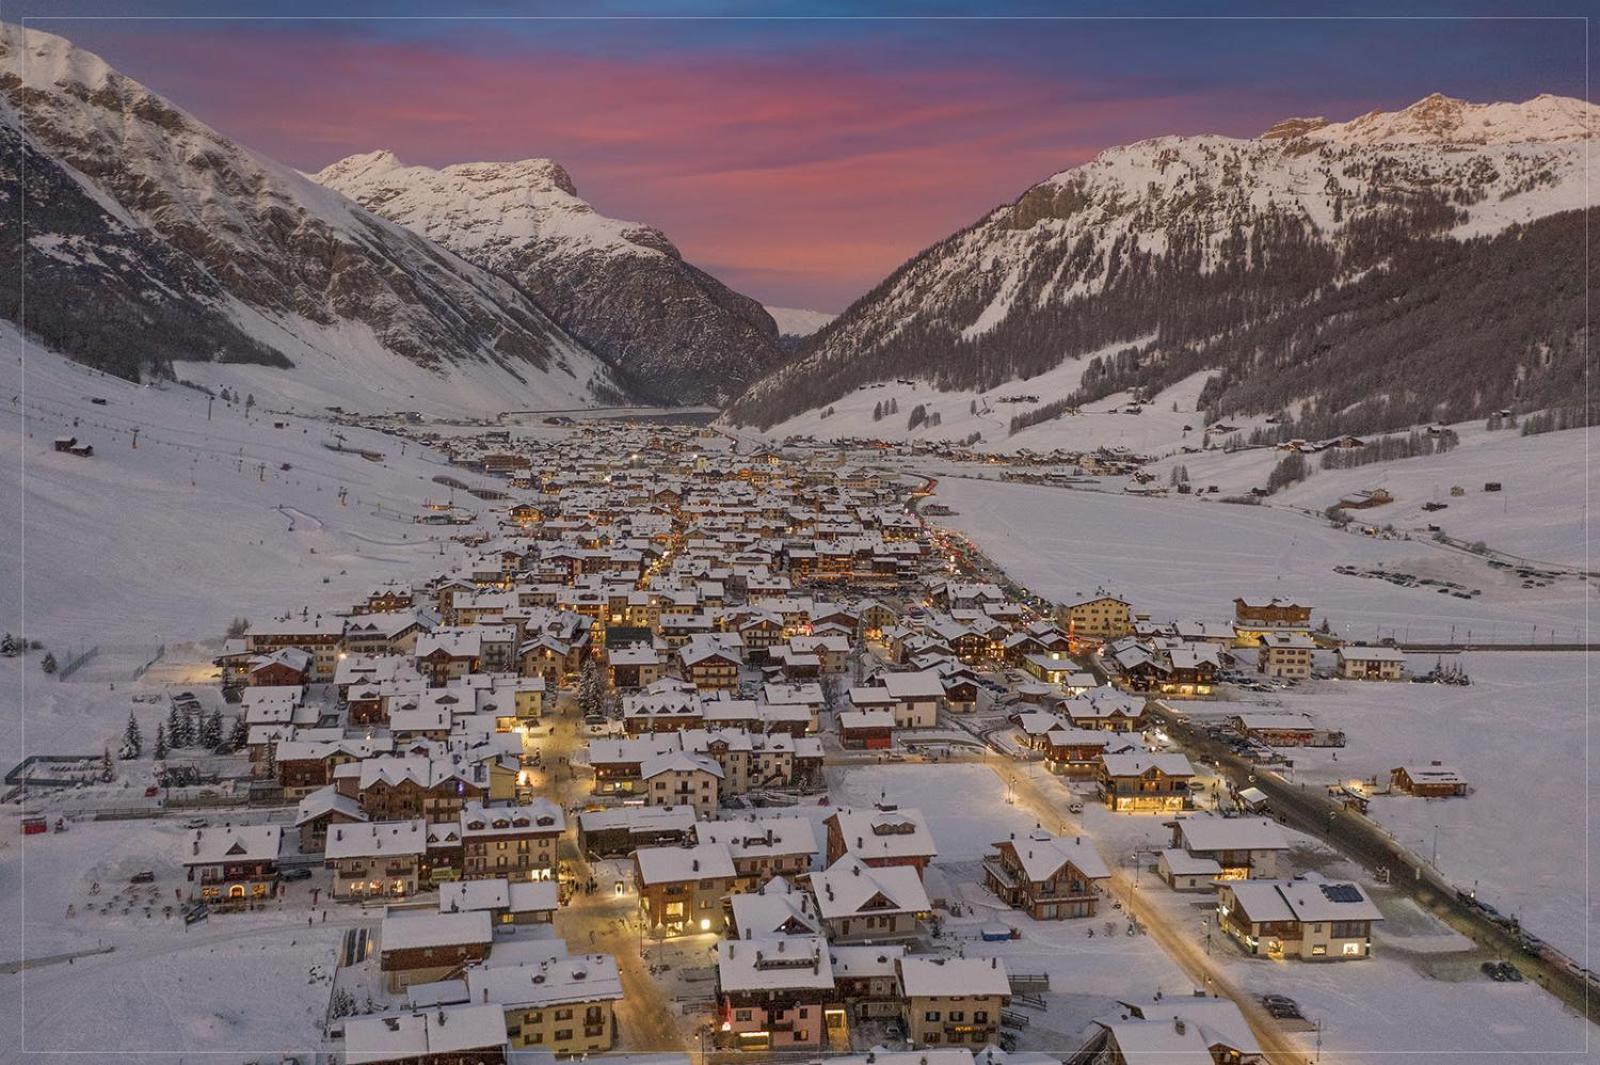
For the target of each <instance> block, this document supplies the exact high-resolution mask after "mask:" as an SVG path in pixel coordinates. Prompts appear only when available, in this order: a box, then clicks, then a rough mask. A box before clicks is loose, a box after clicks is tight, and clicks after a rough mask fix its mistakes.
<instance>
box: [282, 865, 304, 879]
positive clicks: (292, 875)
mask: <svg viewBox="0 0 1600 1065" xmlns="http://www.w3.org/2000/svg"><path fill="white" fill-rule="evenodd" d="M282 878H283V879H284V880H310V879H311V870H310V869H309V868H307V867H306V866H304V865H297V866H294V867H293V868H291V869H285V870H284V871H283V873H282Z"/></svg>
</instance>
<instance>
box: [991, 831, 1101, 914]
mask: <svg viewBox="0 0 1600 1065" xmlns="http://www.w3.org/2000/svg"><path fill="white" fill-rule="evenodd" d="M995 848H996V853H994V854H991V855H989V856H988V857H987V858H985V859H984V862H983V874H984V885H985V886H986V887H987V888H988V889H989V890H990V891H992V892H993V893H994V894H995V895H996V896H998V897H999V899H1000V901H1002V902H1004V903H1005V904H1006V905H1007V906H1010V907H1011V908H1012V909H1015V910H1022V911H1023V912H1024V913H1026V914H1027V915H1028V916H1029V917H1032V918H1033V919H1034V920H1036V921H1055V920H1062V919H1065V918H1070V917H1093V916H1094V915H1095V909H1096V908H1097V906H1098V904H1099V900H1100V896H1099V892H1098V890H1097V885H1096V881H1104V880H1107V879H1109V878H1110V876H1111V870H1110V869H1109V868H1108V867H1107V866H1106V864H1105V862H1104V861H1103V860H1102V859H1101V858H1100V855H1099V854H1098V853H1097V852H1096V851H1095V849H1094V847H1093V846H1092V845H1090V844H1086V843H1084V842H1083V840H1082V839H1081V838H1077V839H1071V840H1069V839H1066V838H1065V837H1059V836H1052V835H1051V834H1050V833H1048V832H1044V831H1035V832H1033V833H1030V834H1029V835H1028V836H1027V837H1025V838H1023V839H1017V838H1016V837H1015V836H1012V837H1011V838H1010V839H1004V840H1001V841H1000V842H999V843H997V844H995Z"/></svg>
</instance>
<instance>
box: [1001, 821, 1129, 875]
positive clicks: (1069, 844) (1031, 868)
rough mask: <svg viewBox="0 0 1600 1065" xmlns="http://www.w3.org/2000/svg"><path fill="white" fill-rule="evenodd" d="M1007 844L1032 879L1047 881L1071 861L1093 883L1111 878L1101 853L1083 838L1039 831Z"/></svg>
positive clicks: (1009, 841)
mask: <svg viewBox="0 0 1600 1065" xmlns="http://www.w3.org/2000/svg"><path fill="white" fill-rule="evenodd" d="M1006 842H1008V843H1010V844H1011V846H1012V847H1013V848H1014V849H1015V850H1016V853H1017V861H1018V862H1020V863H1021V865H1022V871H1023V873H1024V874H1025V875H1026V876H1027V878H1028V879H1029V880H1033V881H1044V880H1048V879H1049V878H1050V877H1052V876H1054V875H1055V874H1056V872H1057V871H1058V870H1059V869H1060V868H1061V867H1062V866H1063V865H1065V864H1067V863H1068V862H1071V863H1072V864H1073V866H1074V867H1076V868H1077V870H1078V872H1080V873H1082V874H1083V875H1084V876H1086V877H1088V878H1089V879H1090V880H1102V879H1104V878H1106V877H1109V876H1110V875H1111V870H1110V869H1109V868H1108V867H1107V866H1106V863H1105V860H1104V859H1103V858H1101V857H1100V852H1099V851H1097V850H1095V849H1094V845H1093V844H1091V843H1085V842H1084V841H1083V839H1082V837H1077V838H1074V839H1068V838H1066V837H1065V836H1053V835H1051V834H1050V833H1048V832H1042V831H1039V832H1033V833H1030V834H1029V835H1027V836H1024V837H1022V838H1020V839H1012V840H1007V841H1006Z"/></svg>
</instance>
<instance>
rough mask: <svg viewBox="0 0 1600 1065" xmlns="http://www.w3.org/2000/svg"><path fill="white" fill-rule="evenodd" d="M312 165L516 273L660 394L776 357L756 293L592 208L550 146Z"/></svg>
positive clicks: (678, 396) (498, 268)
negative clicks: (508, 155)
mask: <svg viewBox="0 0 1600 1065" xmlns="http://www.w3.org/2000/svg"><path fill="white" fill-rule="evenodd" d="M314 177H315V179H316V180H317V181H319V182H321V183H322V184H323V185H326V186H327V187H328V188H331V189H335V190H337V191H338V192H341V193H343V194H344V195H346V196H349V197H350V198H351V199H353V200H355V201H356V202H358V203H360V204H362V205H364V206H365V207H367V208H369V209H370V210H372V211H374V212H376V213H378V214H380V215H382V216H383V217H385V218H388V219H390V220H392V221H394V222H398V223H400V224H402V225H404V226H406V227H408V228H409V229H411V230H413V231H414V232H416V233H418V234H421V235H422V236H424V237H426V238H428V239H429V240H431V241H434V242H436V243H438V244H440V245H442V246H444V247H446V248H449V249H451V250H452V251H454V252H456V253H457V254H458V255H461V256H462V257H464V258H466V259H469V260H471V261H472V262H474V263H476V264H478V265H479V266H482V267H484V268H486V269H489V270H493V271H495V272H496V273H499V274H501V275H504V276H505V277H508V278H510V279H512V280H513V281H515V282H516V283H517V284H518V285H520V286H521V287H522V288H524V289H525V290H527V291H528V292H529V293H531V294H532V295H533V297H534V298H535V299H537V300H538V301H539V304H540V306H542V307H543V308H545V310H547V311H548V312H549V313H550V315H551V316H552V317H553V318H555V320H556V321H558V322H560V323H561V325H562V326H563V327H564V328H566V329H567V330H568V331H569V332H571V333H572V334H573V335H574V336H576V337H577V338H579V339H580V340H581V341H583V343H584V344H586V345H587V346H588V347H589V348H590V349H591V350H593V351H594V352H596V353H597V354H599V355H600V356H601V357H603V358H605V359H607V360H608V361H610V362H611V363H612V365H614V366H616V367H617V368H618V369H619V370H620V371H621V372H622V373H623V374H625V375H626V376H627V377H628V378H629V379H630V380H631V381H633V382H635V383H636V384H637V385H638V386H639V387H640V389H641V390H642V391H644V392H645V393H647V394H649V395H652V396H653V397H655V398H657V399H659V400H662V401H667V402H673V403H704V402H711V403H722V402H725V401H726V400H728V399H730V398H731V397H732V396H734V395H736V394H737V393H738V392H739V391H740V390H741V389H742V388H743V387H744V386H745V385H747V384H749V383H750V382H751V381H753V380H755V379H756V378H757V377H758V376H760V375H761V374H762V373H763V372H765V371H767V370H769V369H771V368H772V367H773V366H774V365H776V364H777V362H778V360H779V359H780V357H781V353H780V351H779V349H778V347H777V330H776V328H775V327H774V325H773V322H772V319H771V318H770V317H768V315H767V312H766V311H765V310H763V309H762V307H761V305H760V304H758V303H756V302H755V301H754V300H751V299H749V298H747V297H745V296H741V295H739V294H738V293H736V292H733V291H731V290H730V289H728V288H727V287H726V286H725V285H723V284H722V283H721V282H719V281H718V280H717V279H716V278H714V277H712V276H711V275H709V274H707V273H706V272H705V271H703V270H700V269H698V268H696V267H695V266H693V265H691V264H689V263H687V262H685V261H684V260H683V258H682V256H681V255H679V253H678V249H677V248H676V247H675V246H674V245H673V244H672V242H671V241H670V240H668V239H667V237H666V235H665V234H664V233H662V232H661V231H660V230H658V229H655V228H653V227H651V226H646V225H640V224H638V223H635V222H623V221H619V220H617V219H614V218H607V217H606V216H604V215H602V214H599V213H598V212H596V211H595V210H594V208H593V207H591V206H589V204H587V203H586V202H584V201H583V200H582V199H580V198H579V197H578V194H577V188H576V186H575V185H574V184H573V181H572V178H571V177H570V176H569V175H568V174H567V172H566V171H565V170H564V169H562V168H561V166H560V165H559V164H557V163H554V162H552V161H551V160H549V159H525V160H522V161H521V162H514V163H460V164H456V165H454V166H447V167H445V168H443V169H441V170H435V169H433V168H431V167H426V166H407V165H405V164H403V163H401V162H400V160H398V159H396V158H395V157H394V155H393V154H392V153H390V152H387V151H377V152H368V153H365V154H362V155H353V156H350V157H349V158H347V159H342V160H340V161H339V162H337V163H334V164H333V165H332V166H329V167H327V168H326V169H324V170H322V171H321V172H319V173H317V174H315V175H314Z"/></svg>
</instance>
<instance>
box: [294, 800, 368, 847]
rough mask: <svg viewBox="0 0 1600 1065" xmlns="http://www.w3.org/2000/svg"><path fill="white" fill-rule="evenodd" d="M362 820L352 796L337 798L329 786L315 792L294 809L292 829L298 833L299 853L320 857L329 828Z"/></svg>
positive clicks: (360, 812) (362, 814)
mask: <svg viewBox="0 0 1600 1065" xmlns="http://www.w3.org/2000/svg"><path fill="white" fill-rule="evenodd" d="M366 819H367V815H366V814H365V813H364V812H363V811H362V809H361V803H360V802H358V801H357V800H356V799H354V798H353V797H350V796H347V795H340V794H339V793H338V791H336V790H335V789H334V787H333V785H331V784H329V785H327V786H326V787H321V788H318V789H316V790H315V791H313V792H311V793H310V794H308V795H306V796H305V797H304V798H302V799H301V800H300V804H299V805H298V806H297V807H296V808H295V817H294V827H295V830H296V831H297V832H298V833H299V834H300V853H301V854H321V853H322V851H323V848H324V847H325V846H326V844H327V838H328V831H329V829H331V828H333V827H334V826H336V825H349V824H356V823H358V822H361V821H365V820H366Z"/></svg>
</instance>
